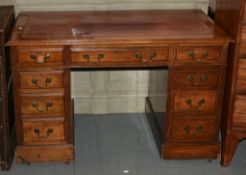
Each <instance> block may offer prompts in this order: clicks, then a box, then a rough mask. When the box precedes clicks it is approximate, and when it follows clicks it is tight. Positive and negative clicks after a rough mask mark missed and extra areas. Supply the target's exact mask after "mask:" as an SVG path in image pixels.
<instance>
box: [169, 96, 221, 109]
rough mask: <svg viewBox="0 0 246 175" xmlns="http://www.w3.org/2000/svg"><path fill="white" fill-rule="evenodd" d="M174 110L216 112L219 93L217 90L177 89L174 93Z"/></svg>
mask: <svg viewBox="0 0 246 175" xmlns="http://www.w3.org/2000/svg"><path fill="white" fill-rule="evenodd" d="M173 98H174V104H173V111H174V112H214V111H216V110H217V103H218V102H217V101H218V100H217V99H218V94H217V93H216V92H215V91H176V92H174V95H173Z"/></svg>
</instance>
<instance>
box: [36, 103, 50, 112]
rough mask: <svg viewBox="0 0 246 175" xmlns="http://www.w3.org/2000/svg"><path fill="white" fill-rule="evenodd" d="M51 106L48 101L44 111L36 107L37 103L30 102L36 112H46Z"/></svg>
mask: <svg viewBox="0 0 246 175" xmlns="http://www.w3.org/2000/svg"><path fill="white" fill-rule="evenodd" d="M52 106H53V103H52V102H51V101H48V102H47V103H46V108H45V109H40V108H39V106H38V103H37V102H36V101H33V102H32V107H33V108H36V110H37V111H38V112H47V111H48V110H49V108H51V107H52Z"/></svg>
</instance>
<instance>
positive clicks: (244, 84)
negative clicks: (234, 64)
mask: <svg viewBox="0 0 246 175" xmlns="http://www.w3.org/2000/svg"><path fill="white" fill-rule="evenodd" d="M236 89H237V90H239V91H245V90H246V59H239V61H238V69H237V81H236Z"/></svg>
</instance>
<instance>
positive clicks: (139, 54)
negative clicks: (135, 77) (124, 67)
mask: <svg viewBox="0 0 246 175" xmlns="http://www.w3.org/2000/svg"><path fill="white" fill-rule="evenodd" d="M135 57H136V58H137V59H142V58H143V56H142V54H141V53H139V52H137V53H136V55H135Z"/></svg>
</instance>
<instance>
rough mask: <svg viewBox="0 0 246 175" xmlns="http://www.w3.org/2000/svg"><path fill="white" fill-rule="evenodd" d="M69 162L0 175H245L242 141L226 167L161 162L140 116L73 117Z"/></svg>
mask: <svg viewBox="0 0 246 175" xmlns="http://www.w3.org/2000/svg"><path fill="white" fill-rule="evenodd" d="M75 140H76V143H75V144H76V159H75V161H74V162H73V163H70V164H69V165H67V164H62V163H51V164H31V165H30V166H28V165H24V164H15V163H14V165H13V167H12V169H11V171H9V172H1V171H0V174H1V175H123V174H127V175H180V174H181V175H246V141H244V142H242V143H241V144H240V145H239V147H238V149H237V152H236V154H235V156H234V159H233V161H232V163H231V165H230V166H229V167H226V168H223V167H221V166H220V164H219V159H218V160H213V161H212V162H208V161H207V160H161V159H160V158H159V154H158V151H157V148H156V145H155V142H154V140H153V136H152V134H151V132H150V128H149V126H148V124H147V119H146V117H145V115H144V114H111V115H83V116H78V115H77V116H76V117H75Z"/></svg>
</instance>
